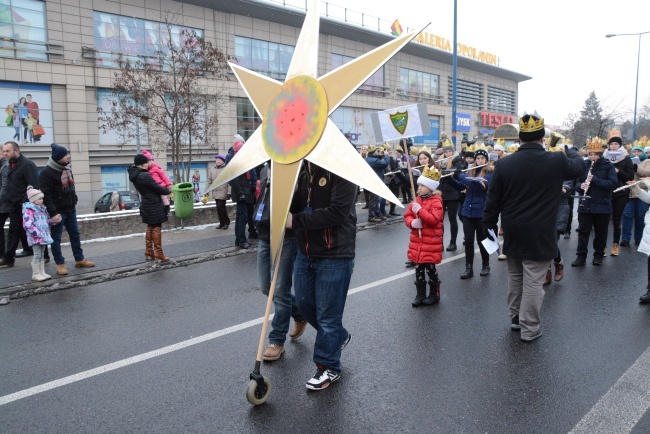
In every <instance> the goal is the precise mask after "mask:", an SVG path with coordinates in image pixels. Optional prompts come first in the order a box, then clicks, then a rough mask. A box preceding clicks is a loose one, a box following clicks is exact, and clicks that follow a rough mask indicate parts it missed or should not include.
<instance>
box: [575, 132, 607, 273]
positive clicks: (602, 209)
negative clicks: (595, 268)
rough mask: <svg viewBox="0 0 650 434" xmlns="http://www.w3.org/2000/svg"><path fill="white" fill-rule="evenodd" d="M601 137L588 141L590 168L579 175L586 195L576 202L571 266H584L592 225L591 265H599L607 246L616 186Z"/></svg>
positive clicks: (581, 186)
mask: <svg viewBox="0 0 650 434" xmlns="http://www.w3.org/2000/svg"><path fill="white" fill-rule="evenodd" d="M602 143H603V140H602V139H600V138H598V137H595V138H593V139H592V140H591V141H589V143H587V152H588V153H589V160H591V167H590V168H589V169H588V170H585V172H584V173H583V174H582V176H581V177H580V179H579V181H580V182H581V184H580V190H581V191H582V192H583V194H585V195H587V196H588V197H587V198H586V199H584V200H581V201H580V204H579V205H578V251H577V258H576V260H575V261H573V262H572V263H571V266H572V267H584V266H585V263H586V261H587V253H588V248H587V246H588V244H589V235H590V234H591V228H592V227H593V228H594V244H593V246H594V259H593V262H592V264H593V265H602V263H603V256H605V249H606V247H607V229H608V226H609V215H610V214H611V213H612V191H614V189H615V188H616V186H617V185H618V178H617V176H616V169H614V165H613V164H612V163H611V162H610V161H609V160H608V159H606V158H603V148H602Z"/></svg>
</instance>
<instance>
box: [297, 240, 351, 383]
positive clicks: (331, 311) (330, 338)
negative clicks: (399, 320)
mask: <svg viewBox="0 0 650 434" xmlns="http://www.w3.org/2000/svg"><path fill="white" fill-rule="evenodd" d="M353 268H354V259H315V258H314V259H312V258H309V257H307V256H305V255H304V254H302V253H301V252H300V251H298V254H297V255H296V262H295V264H294V268H293V273H294V278H293V281H294V287H295V291H296V302H297V303H298V310H299V311H300V313H302V314H303V316H304V317H305V319H306V320H307V321H308V322H309V324H311V326H312V327H314V328H315V329H316V342H315V343H314V357H313V360H314V363H316V365H318V366H322V367H323V368H326V369H330V370H331V371H332V372H334V373H339V372H341V344H342V343H343V341H345V339H347V337H348V331H347V330H346V329H345V327H343V310H344V309H345V300H346V298H347V296H348V289H349V287H350V279H351V278H352V270H353Z"/></svg>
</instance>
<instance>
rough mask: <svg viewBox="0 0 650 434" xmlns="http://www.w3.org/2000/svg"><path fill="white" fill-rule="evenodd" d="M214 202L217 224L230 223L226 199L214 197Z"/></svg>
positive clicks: (226, 224) (225, 224)
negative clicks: (217, 218)
mask: <svg viewBox="0 0 650 434" xmlns="http://www.w3.org/2000/svg"><path fill="white" fill-rule="evenodd" d="M214 202H215V203H216V204H217V217H219V224H220V225H221V226H228V225H230V217H228V210H227V209H226V201H225V200H224V199H215V200H214Z"/></svg>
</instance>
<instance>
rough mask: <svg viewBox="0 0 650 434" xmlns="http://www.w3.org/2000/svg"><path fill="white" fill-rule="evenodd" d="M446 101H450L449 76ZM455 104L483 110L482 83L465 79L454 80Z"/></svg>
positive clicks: (450, 87) (450, 85) (451, 88)
mask: <svg viewBox="0 0 650 434" xmlns="http://www.w3.org/2000/svg"><path fill="white" fill-rule="evenodd" d="M448 84H449V93H448V102H449V104H451V103H452V91H453V83H452V78H451V77H449V83H448ZM456 106H458V107H462V108H467V109H471V110H483V85H482V84H479V83H472V82H471V81H467V80H456Z"/></svg>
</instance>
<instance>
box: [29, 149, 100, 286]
mask: <svg viewBox="0 0 650 434" xmlns="http://www.w3.org/2000/svg"><path fill="white" fill-rule="evenodd" d="M50 147H51V148H52V155H51V156H50V159H49V160H48V162H47V166H45V169H43V170H42V171H41V175H40V177H39V180H40V183H41V191H42V192H43V194H44V195H45V197H44V198H43V202H44V204H45V207H46V208H47V212H48V214H49V215H50V218H51V219H52V221H53V222H54V223H56V224H55V225H54V226H52V229H51V231H52V240H53V241H54V242H53V243H52V255H53V256H54V262H56V273H57V274H59V275H61V276H65V275H66V274H68V270H67V269H66V267H65V258H64V257H63V254H62V253H61V235H62V234H63V228H64V227H65V230H66V231H67V232H68V236H69V237H70V247H72V255H73V256H74V260H75V264H74V265H75V267H77V268H90V267H94V266H95V263H94V262H90V261H88V260H87V259H86V258H84V252H83V249H82V248H81V235H80V234H79V225H78V224H77V209H76V206H77V193H76V192H75V185H74V177H73V176H72V171H71V170H70V167H69V164H70V152H69V151H68V150H67V149H66V148H64V147H63V146H59V145H57V144H56V143H52V144H51V145H50Z"/></svg>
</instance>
